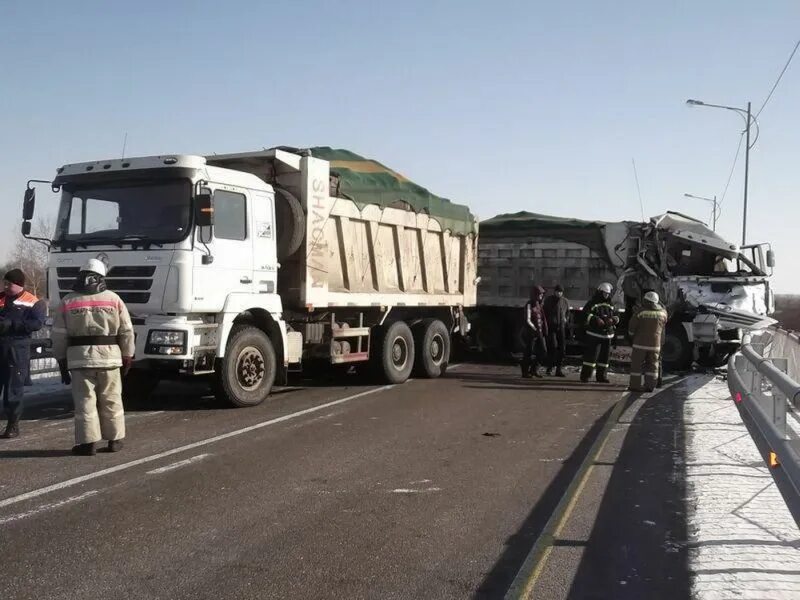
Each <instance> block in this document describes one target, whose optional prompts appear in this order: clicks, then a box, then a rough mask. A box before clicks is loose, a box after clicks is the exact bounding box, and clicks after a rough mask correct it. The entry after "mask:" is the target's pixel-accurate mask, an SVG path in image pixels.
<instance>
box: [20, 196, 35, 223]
mask: <svg viewBox="0 0 800 600" xmlns="http://www.w3.org/2000/svg"><path fill="white" fill-rule="evenodd" d="M35 207H36V189H34V188H25V198H24V199H23V201H22V220H23V221H30V220H31V219H32V218H33V210H34V208H35Z"/></svg>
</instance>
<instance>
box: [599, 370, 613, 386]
mask: <svg viewBox="0 0 800 600" xmlns="http://www.w3.org/2000/svg"><path fill="white" fill-rule="evenodd" d="M597 383H611V380H610V379H609V378H608V375H606V370H605V369H603V368H600V367H598V369H597Z"/></svg>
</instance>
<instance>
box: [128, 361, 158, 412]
mask: <svg viewBox="0 0 800 600" xmlns="http://www.w3.org/2000/svg"><path fill="white" fill-rule="evenodd" d="M158 383H159V379H158V377H156V376H155V375H154V374H153V373H151V372H150V371H142V370H135V369H134V370H132V371H130V372H129V373H128V374H127V375H126V376H125V377H123V378H122V405H123V407H124V408H125V410H131V409H134V408H141V407H145V406H147V405H148V404H149V402H150V399H151V397H152V396H153V392H154V391H155V389H156V387H157V386H158Z"/></svg>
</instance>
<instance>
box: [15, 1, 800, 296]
mask: <svg viewBox="0 0 800 600" xmlns="http://www.w3.org/2000/svg"><path fill="white" fill-rule="evenodd" d="M798 38H800V3H797V2H796V1H793V0H783V1H778V0H776V1H773V2H751V1H740V0H735V1H723V0H719V1H711V0H709V1H701V2H698V1H696V0H695V1H680V2H667V1H664V2H642V1H641V0H638V1H620V2H596V1H594V0H586V1H583V2H530V1H527V2H496V3H491V4H490V3H489V2H469V1H456V0H453V1H447V2H445V1H435V0H427V1H404V2H402V3H401V2H392V3H390V2H375V1H371V2H370V1H364V2H354V1H353V2H348V1H340V2H323V1H317V0H304V1H294V0H287V1H272V2H234V1H230V2H225V3H222V2H182V1H173V2H144V1H137V2H126V3H122V2H91V1H86V2H62V3H53V2H46V3H45V2H36V1H26V2H22V1H13V0H5V1H3V2H0V144H1V147H0V148H1V153H0V156H1V157H2V160H0V202H1V203H2V204H1V205H0V206H1V207H2V209H3V211H4V214H5V215H6V220H7V221H8V227H9V228H11V227H12V225H13V226H14V227H15V226H16V225H15V222H16V221H17V219H18V215H19V213H20V207H21V196H22V190H23V187H24V183H25V181H26V180H27V179H28V178H34V177H35V178H49V177H52V176H53V174H54V171H55V168H56V167H57V166H59V165H61V164H63V163H65V162H75V161H81V160H93V159H101V158H108V157H114V156H118V155H119V154H120V151H121V148H122V140H123V136H124V134H125V132H126V131H127V132H128V144H127V154H128V155H143V154H160V153H177V152H184V153H197V154H201V153H210V152H236V151H245V150H251V149H258V148H261V147H265V146H267V147H268V146H274V145H280V144H285V145H297V146H303V145H331V146H338V147H344V148H349V149H352V150H354V151H357V152H359V153H361V154H366V155H368V156H370V157H374V158H377V159H379V160H381V161H382V162H384V163H386V164H388V165H390V166H392V167H393V168H395V169H396V170H399V171H401V172H403V173H404V174H406V175H407V176H409V177H410V178H412V179H414V180H415V181H417V182H419V183H421V184H422V185H425V186H426V187H428V188H430V189H431V190H432V191H434V192H436V193H438V194H441V195H444V196H447V197H450V198H452V199H454V200H456V201H459V202H463V203H466V204H469V205H470V206H471V207H472V208H473V211H474V212H475V213H476V214H478V215H479V216H480V217H481V218H488V217H490V216H493V215H495V214H497V213H500V212H511V211H517V210H530V211H535V212H542V213H549V214H556V215H566V216H575V217H582V218H588V219H604V220H615V219H623V218H627V219H636V218H639V217H640V209H639V202H638V199H637V195H636V187H635V183H634V178H633V172H632V167H631V158H632V157H635V159H636V163H637V167H638V171H639V179H640V182H641V189H642V195H643V198H644V204H645V207H644V208H645V214H646V215H647V216H651V215H654V214H657V213H659V212H663V211H664V210H667V209H673V210H679V211H683V212H686V213H689V214H692V215H696V216H700V217H705V218H707V216H708V214H709V213H710V211H708V210H706V207H705V205H704V203H702V202H700V201H695V200H687V199H685V198H683V193H684V192H690V193H693V194H698V195H702V196H712V195H714V194H717V195H721V194H722V190H723V188H724V185H725V181H726V180H727V177H728V172H729V169H730V166H731V162H732V159H733V155H734V152H735V150H736V144H737V142H738V139H739V131H740V130H741V122H740V119H738V117H737V116H736V115H735V114H732V113H727V112H725V111H717V110H711V109H703V108H694V109H690V108H687V107H686V106H685V105H684V101H685V99H686V98H690V97H691V98H699V99H702V100H705V101H707V102H716V103H721V104H735V105H744V104H745V103H746V102H747V100H752V102H753V104H754V106H755V107H759V106H760V105H761V103H762V101H763V100H764V98H765V97H766V95H767V92H768V91H769V88H770V87H771V86H772V84H773V82H774V80H775V78H776V76H777V74H778V72H779V71H780V69H781V67H782V66H783V64H784V62H785V60H786V59H787V57H788V55H789V52H790V51H791V49H792V48H793V46H794V44H795V42H796V41H797V39H798ZM796 61H797V62H795V63H793V64H792V66H791V67H790V68H789V70H788V72H787V73H786V75H785V77H784V79H783V81H782V82H781V85H780V87H779V88H778V90H777V92H776V93H775V96H774V97H773V99H772V100H771V101H770V103H769V104H768V105H767V107H766V109H765V110H764V112H763V114H762V115H761V117H760V121H761V137H760V139H759V140H758V144H757V145H756V147H755V149H754V150H753V154H752V157H751V207H752V209H751V215H750V216H751V218H750V223H751V225H750V228H749V239H750V241H772V242H773V243H774V245H775V248H776V251H777V253H778V260H779V265H780V266H779V269H778V271H777V276H776V279H775V283H776V287H777V289H778V290H779V291H783V292H796V293H800V282H799V281H798V277H800V244H798V241H797V238H798V232H800V227H798V225H799V224H800V203H798V201H797V197H798V191H800V168H799V164H800V163H799V161H798V158H800V157H799V156H798V154H800V145H799V144H798V137H799V136H800V118H798V106H800V56H798V57H797V59H796ZM742 167H743V161H742V162H740V163H739V166H738V167H737V171H736V174H735V175H734V178H733V180H732V182H731V187H730V190H729V192H728V196H727V198H726V200H725V203H724V205H723V216H722V220H721V224H720V229H721V232H722V233H723V234H726V235H729V236H730V237H731V238H733V239H734V240H736V241H738V240H739V238H740V235H741V206H742V179H743V177H742V175H743V170H742ZM44 200H45V196H44V195H42V201H40V203H39V204H40V206H39V210H45V208H46V207H45V206H44V205H45V204H46V202H45V201H44ZM48 200H50V199H49V198H48ZM53 206H54V204H53ZM5 249H6V248H5V247H4V246H3V244H2V242H0V252H3V251H4V250H5Z"/></svg>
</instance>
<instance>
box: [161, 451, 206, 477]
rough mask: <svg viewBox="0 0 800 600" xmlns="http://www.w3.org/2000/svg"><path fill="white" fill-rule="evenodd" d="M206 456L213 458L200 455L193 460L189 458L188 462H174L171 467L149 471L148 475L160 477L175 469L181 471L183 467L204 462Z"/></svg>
mask: <svg viewBox="0 0 800 600" xmlns="http://www.w3.org/2000/svg"><path fill="white" fill-rule="evenodd" d="M206 456H211V455H210V454H208V453H206V454H198V455H197V456H193V457H192V458H187V459H186V460H179V461H178V462H174V463H172V464H170V465H167V466H165V467H159V468H158V469H153V470H152V471H148V472H147V474H148V475H159V474H161V473H166V472H167V471H172V470H173V469H180V468H181V467H185V466H186V465H191V464H192V463H196V462H199V461H201V460H203V459H204V458H205V457H206Z"/></svg>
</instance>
